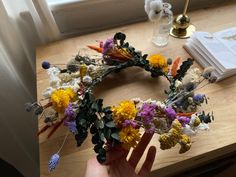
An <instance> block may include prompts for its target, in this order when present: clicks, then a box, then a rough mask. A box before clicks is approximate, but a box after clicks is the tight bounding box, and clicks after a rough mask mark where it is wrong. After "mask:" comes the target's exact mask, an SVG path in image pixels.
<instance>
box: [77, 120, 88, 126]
mask: <svg viewBox="0 0 236 177" xmlns="http://www.w3.org/2000/svg"><path fill="white" fill-rule="evenodd" d="M79 125H81V126H82V127H87V121H86V120H85V119H79Z"/></svg>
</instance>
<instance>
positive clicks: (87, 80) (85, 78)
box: [83, 75, 93, 84]
mask: <svg viewBox="0 0 236 177" xmlns="http://www.w3.org/2000/svg"><path fill="white" fill-rule="evenodd" d="M92 81H93V79H92V78H91V77H90V76H88V75H86V76H84V77H83V82H84V83H86V84H91V83H92Z"/></svg>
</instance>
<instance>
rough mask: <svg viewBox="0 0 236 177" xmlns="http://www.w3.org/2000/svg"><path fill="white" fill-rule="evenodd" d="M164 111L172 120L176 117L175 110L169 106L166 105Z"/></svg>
mask: <svg viewBox="0 0 236 177" xmlns="http://www.w3.org/2000/svg"><path fill="white" fill-rule="evenodd" d="M165 113H166V115H167V117H168V118H170V119H171V120H174V119H175V118H176V115H177V114H176V112H175V110H174V109H173V108H171V107H167V108H166V109H165Z"/></svg>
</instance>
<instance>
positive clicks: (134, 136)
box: [119, 126, 141, 149]
mask: <svg viewBox="0 0 236 177" xmlns="http://www.w3.org/2000/svg"><path fill="white" fill-rule="evenodd" d="M140 136H141V134H140V133H139V130H138V129H135V128H133V127H132V126H128V127H124V128H122V129H121V131H120V132H119V137H120V142H122V143H123V144H122V145H123V147H124V148H126V149H130V148H131V147H133V148H134V147H136V145H137V143H138V142H139V141H140V139H141V138H140Z"/></svg>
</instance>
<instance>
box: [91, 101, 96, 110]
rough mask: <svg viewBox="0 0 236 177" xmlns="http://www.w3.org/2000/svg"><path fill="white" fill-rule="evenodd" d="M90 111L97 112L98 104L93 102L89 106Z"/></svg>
mask: <svg viewBox="0 0 236 177" xmlns="http://www.w3.org/2000/svg"><path fill="white" fill-rule="evenodd" d="M91 109H92V110H93V111H95V112H97V111H98V104H97V103H96V102H93V104H92V106H91Z"/></svg>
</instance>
